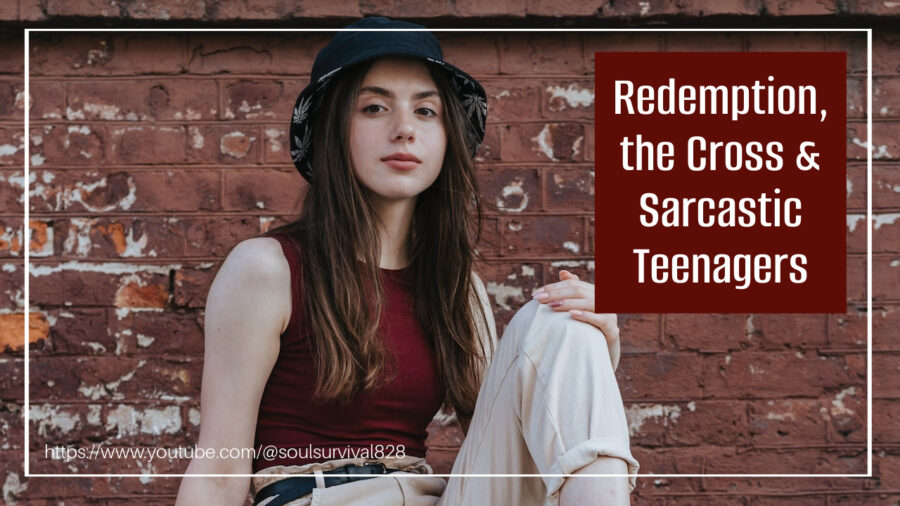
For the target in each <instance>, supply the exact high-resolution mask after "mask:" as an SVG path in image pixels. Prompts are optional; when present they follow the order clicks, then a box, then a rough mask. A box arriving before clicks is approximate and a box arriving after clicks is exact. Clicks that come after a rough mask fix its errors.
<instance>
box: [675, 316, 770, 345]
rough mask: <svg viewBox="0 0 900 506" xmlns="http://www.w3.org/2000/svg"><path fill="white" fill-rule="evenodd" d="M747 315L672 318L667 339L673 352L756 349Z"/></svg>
mask: <svg viewBox="0 0 900 506" xmlns="http://www.w3.org/2000/svg"><path fill="white" fill-rule="evenodd" d="M747 319H748V315H745V314H670V315H668V316H666V324H665V334H664V338H665V339H666V340H667V341H668V342H669V343H671V344H669V345H668V347H669V348H671V349H677V350H700V351H716V352H724V351H729V350H740V349H742V348H745V347H748V346H753V345H754V343H753V336H752V334H750V333H749V332H748V328H747Z"/></svg>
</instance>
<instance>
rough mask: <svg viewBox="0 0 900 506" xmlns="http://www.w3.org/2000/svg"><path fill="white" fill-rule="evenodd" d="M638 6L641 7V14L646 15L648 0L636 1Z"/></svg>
mask: <svg viewBox="0 0 900 506" xmlns="http://www.w3.org/2000/svg"><path fill="white" fill-rule="evenodd" d="M638 6H639V7H640V8H641V14H640V15H641V16H646V15H647V14H648V13H649V12H650V2H638Z"/></svg>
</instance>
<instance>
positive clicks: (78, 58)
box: [29, 33, 185, 76]
mask: <svg viewBox="0 0 900 506" xmlns="http://www.w3.org/2000/svg"><path fill="white" fill-rule="evenodd" d="M184 43H185V42H184V38H183V37H182V36H180V35H172V34H135V33H131V34H127V35H104V34H102V33H101V34H65V35H61V34H41V35H39V36H34V35H33V36H32V45H31V56H30V61H29V63H30V66H31V67H30V70H31V72H32V74H33V75H37V76H50V75H100V76H103V75H133V74H134V69H135V68H139V69H141V73H142V74H177V73H181V72H182V71H183V70H184V68H185V61H184Z"/></svg>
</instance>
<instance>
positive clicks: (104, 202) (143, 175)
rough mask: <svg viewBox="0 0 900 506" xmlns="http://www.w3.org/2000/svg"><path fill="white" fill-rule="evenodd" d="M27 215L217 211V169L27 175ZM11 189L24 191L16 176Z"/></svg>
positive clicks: (219, 187)
mask: <svg viewBox="0 0 900 506" xmlns="http://www.w3.org/2000/svg"><path fill="white" fill-rule="evenodd" d="M31 177H32V182H31V190H30V191H31V209H32V212H59V211H66V212H82V211H86V212H91V213H104V212H121V211H131V212H134V211H198V210H218V209H220V203H219V193H220V191H221V185H220V182H219V179H220V175H219V172H218V171H211V170H191V171H150V170H133V171H121V170H120V171H115V172H100V171H96V170H93V171H80V170H67V171H54V172H50V171H32V173H31ZM12 183H13V184H12V185H11V186H13V188H16V189H17V191H18V192H20V193H21V192H22V191H23V187H22V185H21V178H19V179H15V180H14V181H12Z"/></svg>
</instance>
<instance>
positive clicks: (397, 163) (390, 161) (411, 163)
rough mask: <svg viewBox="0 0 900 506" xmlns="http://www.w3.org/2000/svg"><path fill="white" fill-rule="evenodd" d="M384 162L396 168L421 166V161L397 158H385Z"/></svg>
mask: <svg viewBox="0 0 900 506" xmlns="http://www.w3.org/2000/svg"><path fill="white" fill-rule="evenodd" d="M384 164H385V165H387V166H388V167H390V168H392V169H396V170H413V169H415V168H416V167H418V166H419V162H414V161H412V160H397V159H395V158H391V159H388V160H384Z"/></svg>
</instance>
